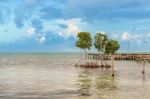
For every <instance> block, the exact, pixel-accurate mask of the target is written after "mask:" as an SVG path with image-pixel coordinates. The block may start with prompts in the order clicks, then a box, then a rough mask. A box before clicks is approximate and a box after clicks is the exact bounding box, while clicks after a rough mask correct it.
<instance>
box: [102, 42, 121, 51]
mask: <svg viewBox="0 0 150 99" xmlns="http://www.w3.org/2000/svg"><path fill="white" fill-rule="evenodd" d="M119 48H120V45H119V43H118V41H116V40H108V41H107V43H106V47H105V53H106V54H114V53H115V52H116V51H117V50H118V49H119Z"/></svg>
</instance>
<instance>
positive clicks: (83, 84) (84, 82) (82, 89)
mask: <svg viewBox="0 0 150 99" xmlns="http://www.w3.org/2000/svg"><path fill="white" fill-rule="evenodd" d="M89 76H90V75H89V73H88V71H83V72H81V73H79V75H78V80H77V85H78V88H79V89H78V91H79V93H80V94H81V95H86V96H89V95H90V88H91V86H92V79H91V78H90V77H89Z"/></svg>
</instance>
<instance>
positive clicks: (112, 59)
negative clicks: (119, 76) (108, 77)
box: [111, 55, 115, 77]
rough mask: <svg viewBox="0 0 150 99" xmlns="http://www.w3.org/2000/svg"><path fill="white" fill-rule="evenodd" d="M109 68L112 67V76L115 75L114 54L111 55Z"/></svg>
mask: <svg viewBox="0 0 150 99" xmlns="http://www.w3.org/2000/svg"><path fill="white" fill-rule="evenodd" d="M111 68H112V77H114V76H115V70H114V55H111Z"/></svg>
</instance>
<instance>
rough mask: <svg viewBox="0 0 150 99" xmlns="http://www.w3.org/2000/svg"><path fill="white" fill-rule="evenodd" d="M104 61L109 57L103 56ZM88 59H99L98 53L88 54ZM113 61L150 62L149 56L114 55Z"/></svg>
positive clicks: (109, 56)
mask: <svg viewBox="0 0 150 99" xmlns="http://www.w3.org/2000/svg"><path fill="white" fill-rule="evenodd" d="M103 58H104V59H110V58H111V55H104V56H103ZM88 59H100V55H99V54H98V53H89V54H88ZM114 59H115V60H148V61H150V54H120V53H118V54H114Z"/></svg>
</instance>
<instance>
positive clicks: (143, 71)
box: [142, 59, 145, 74]
mask: <svg viewBox="0 0 150 99" xmlns="http://www.w3.org/2000/svg"><path fill="white" fill-rule="evenodd" d="M142 73H143V74H144V73H145V59H143V71H142Z"/></svg>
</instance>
